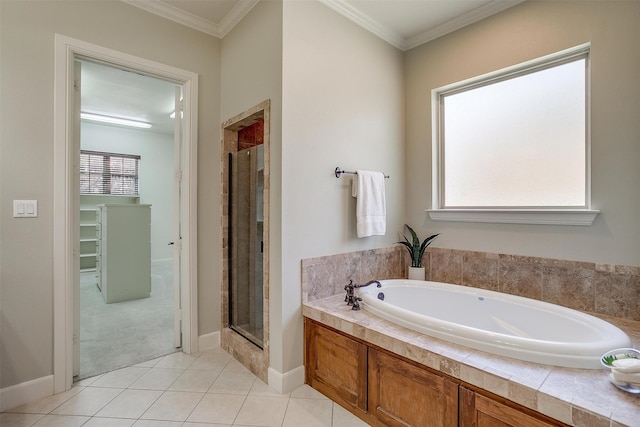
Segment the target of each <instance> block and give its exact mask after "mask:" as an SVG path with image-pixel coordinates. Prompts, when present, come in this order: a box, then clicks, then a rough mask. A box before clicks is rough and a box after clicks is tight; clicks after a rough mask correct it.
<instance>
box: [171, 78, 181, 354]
mask: <svg viewBox="0 0 640 427" xmlns="http://www.w3.org/2000/svg"><path fill="white" fill-rule="evenodd" d="M174 102H175V109H174V111H175V118H174V124H173V166H174V171H175V176H174V180H173V301H174V303H173V305H174V317H173V318H174V337H173V342H174V345H175V347H176V348H178V347H182V286H181V284H182V280H181V278H182V268H181V267H182V262H181V256H182V231H181V228H180V227H181V223H182V221H181V217H180V215H181V213H182V197H181V196H182V195H181V188H182V87H181V86H176V87H175V100H174Z"/></svg>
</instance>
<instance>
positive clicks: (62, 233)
mask: <svg viewBox="0 0 640 427" xmlns="http://www.w3.org/2000/svg"><path fill="white" fill-rule="evenodd" d="M77 59H90V60H91V61H94V62H98V63H103V64H109V65H111V66H114V67H119V68H121V69H126V70H130V71H133V72H136V73H140V74H143V75H146V76H152V77H156V78H159V79H162V80H165V81H169V82H172V83H174V84H176V85H181V86H182V88H183V101H182V103H181V105H178V108H179V107H182V109H181V114H180V116H181V117H182V121H181V123H182V124H183V126H182V129H181V132H182V141H183V143H182V145H181V146H179V147H178V149H177V151H178V155H177V156H176V157H175V158H177V159H179V160H178V161H177V162H176V163H177V165H176V167H175V169H174V170H172V172H173V173H172V175H173V177H175V180H174V186H175V187H176V189H177V190H178V191H179V192H180V195H181V196H180V199H179V200H180V201H179V202H178V203H174V209H176V210H177V211H178V212H179V215H174V218H176V217H179V218H180V227H175V226H174V227H173V230H174V231H175V232H176V234H175V236H174V239H173V242H174V245H173V247H172V248H173V251H174V260H177V264H176V265H177V266H178V267H177V268H174V271H175V272H176V275H178V276H179V279H180V282H181V284H182V286H181V289H180V293H179V295H178V298H179V299H180V300H181V301H182V306H181V310H179V312H178V313H177V314H178V318H179V320H180V323H181V324H182V351H183V352H185V353H191V352H197V351H198V342H197V338H198V334H197V293H196V290H197V265H196V259H197V241H196V235H197V224H196V220H195V219H196V177H197V157H196V146H197V144H196V134H197V131H196V130H197V92H198V90H197V88H198V76H197V74H195V73H192V72H189V71H186V70H182V69H179V68H175V67H171V66H168V65H165V64H161V63H157V62H153V61H149V60H146V59H143V58H139V57H135V56H132V55H129V54H125V53H122V52H118V51H114V50H111V49H107V48H104V47H101V46H97V45H93V44H90V43H86V42H83V41H80V40H76V39H72V38H69V37H66V36H61V35H58V34H56V36H55V77H56V78H55V85H54V108H55V111H56V115H55V119H54V193H55V196H54V207H53V212H54V227H53V228H54V254H55V255H54V376H53V382H54V393H58V392H61V391H64V390H67V389H69V388H71V386H72V384H73V373H74V366H73V362H74V357H73V355H74V343H77V342H78V339H79V336H78V333H77V330H76V329H75V328H74V325H75V324H76V318H77V317H78V316H79V315H78V310H77V308H76V306H79V296H78V295H77V294H76V293H75V290H76V289H79V281H80V277H79V276H80V274H79V272H80V247H79V241H80V235H79V234H80V233H79V229H80V197H79V192H78V188H79V169H80V165H79V158H78V157H79V153H80V137H79V135H78V134H77V133H75V132H74V129H79V128H80V126H79V121H80V101H79V99H76V92H75V91H74V83H75V82H74V77H75V75H76V74H75V69H74V66H75V62H76V60H77Z"/></svg>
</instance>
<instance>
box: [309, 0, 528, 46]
mask: <svg viewBox="0 0 640 427" xmlns="http://www.w3.org/2000/svg"><path fill="white" fill-rule="evenodd" d="M319 1H320V2H321V3H323V4H324V5H326V6H328V7H330V8H331V9H333V10H335V11H336V12H338V13H339V14H341V15H342V16H344V17H345V18H347V19H349V20H351V21H353V22H355V23H356V24H358V25H360V26H361V27H362V28H364V29H366V30H368V31H369V32H371V33H373V34H375V35H376V36H378V37H380V38H381V39H382V40H384V41H386V42H387V43H389V44H390V45H392V46H394V47H397V48H398V49H400V50H402V51H407V50H409V49H413V48H414V47H416V46H419V45H421V44H423V43H427V42H429V41H431V40H434V39H437V38H438V37H441V36H444V35H445V34H448V33H451V32H453V31H455V30H458V29H460V28H462V27H465V26H467V25H470V24H473V23H475V22H478V21H480V20H482V19H484V18H487V17H489V16H491V15H494V14H496V13H498V12H501V11H503V10H505V9H508V8H510V7H512V6H515V5H517V4H519V3H522V2H523V1H525V0H493V1H492V2H490V3H488V4H486V5H484V6H480V7H478V8H477V9H474V10H472V11H471V12H468V13H466V14H464V15H462V16H459V17H457V18H454V19H452V20H450V21H447V22H445V23H443V24H441V25H438V26H437V27H434V28H432V29H430V30H428V31H425V32H423V33H421V34H418V35H417V36H414V37H411V38H409V39H407V38H405V37H404V36H402V35H401V34H399V33H398V32H395V31H393V30H391V29H389V28H386V27H385V26H383V25H382V24H380V23H379V22H377V21H375V20H374V19H372V18H370V17H369V16H367V15H365V14H364V13H362V12H361V11H360V10H358V9H357V8H355V7H353V6H351V5H350V4H349V3H348V2H347V1H346V0H319Z"/></svg>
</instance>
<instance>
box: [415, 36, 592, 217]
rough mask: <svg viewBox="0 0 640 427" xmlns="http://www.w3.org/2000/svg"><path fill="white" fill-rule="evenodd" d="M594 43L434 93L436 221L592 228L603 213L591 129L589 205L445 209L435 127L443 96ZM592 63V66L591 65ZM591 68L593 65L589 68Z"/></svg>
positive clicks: (430, 212) (437, 128)
mask: <svg viewBox="0 0 640 427" xmlns="http://www.w3.org/2000/svg"><path fill="white" fill-rule="evenodd" d="M590 48H591V43H585V44H582V45H579V46H575V47H573V48H569V49H566V50H563V51H560V52H557V53H553V54H550V55H547V56H544V57H541V58H536V59H533V60H531V61H527V62H524V63H521V64H518V65H515V66H512V67H508V68H504V69H501V70H498V71H494V72H491V73H487V74H484V75H482V76H478V77H473V78H471V79H467V80H464V81H462V82H456V83H454V84H451V85H447V86H443V87H440V88H437V89H433V90H432V91H431V123H432V136H431V140H432V146H431V147H432V157H431V158H432V189H431V195H432V206H433V207H434V208H433V209H427V210H426V212H427V213H428V215H429V218H430V219H431V220H432V221H456V222H487V223H505V224H544V225H591V224H593V221H594V220H595V218H596V216H597V215H598V214H599V213H600V211H599V210H595V209H592V208H591V132H590V129H589V128H590V125H588V126H587V130H586V132H587V133H586V134H587V141H586V145H587V146H586V153H585V154H586V199H585V200H586V206H585V207H577V208H522V209H520V208H500V207H497V208H481V209H476V208H470V209H459V208H455V209H454V208H442V205H443V203H442V199H441V195H442V192H443V185H444V183H443V177H442V171H443V169H442V156H441V153H442V146H441V144H442V141H441V138H440V134H439V132H440V126H439V125H434V124H435V123H439V122H440V95H441V94H442V93H445V92H449V91H451V90H453V89H454V88H460V87H463V86H470V85H472V84H474V83H477V82H479V81H484V82H486V81H488V80H491V79H499V78H504V77H505V76H506V75H509V74H516V73H519V72H521V71H522V70H524V69H528V68H533V67H535V66H539V65H543V64H549V63H551V62H552V61H563V60H566V59H567V58H569V57H571V56H578V55H582V54H584V53H585V52H589V50H590ZM587 64H588V63H587ZM587 66H589V65H587ZM589 74H590V73H587V106H589V105H590V98H591V94H590V90H589V87H590V83H589V81H590V77H589ZM586 114H587V123H590V121H591V120H590V119H591V118H590V115H591V112H590V108H589V107H588V109H587V112H586Z"/></svg>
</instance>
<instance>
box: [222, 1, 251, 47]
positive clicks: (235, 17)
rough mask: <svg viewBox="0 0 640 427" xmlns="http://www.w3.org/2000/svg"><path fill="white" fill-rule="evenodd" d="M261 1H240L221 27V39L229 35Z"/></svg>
mask: <svg viewBox="0 0 640 427" xmlns="http://www.w3.org/2000/svg"><path fill="white" fill-rule="evenodd" d="M259 1H260V0H240V1H238V2H237V3H236V5H235V6H234V7H233V9H231V10H230V11H229V13H228V14H227V16H225V17H224V19H223V20H222V22H220V25H219V31H220V36H219V37H220V38H222V37H224V36H226V35H227V33H228V32H229V31H231V30H232V29H233V27H235V26H236V25H237V24H238V22H240V21H241V20H242V18H244V16H245V15H246V14H247V13H249V11H250V10H251V9H253V7H254V6H255V5H257V4H258V2H259Z"/></svg>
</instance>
